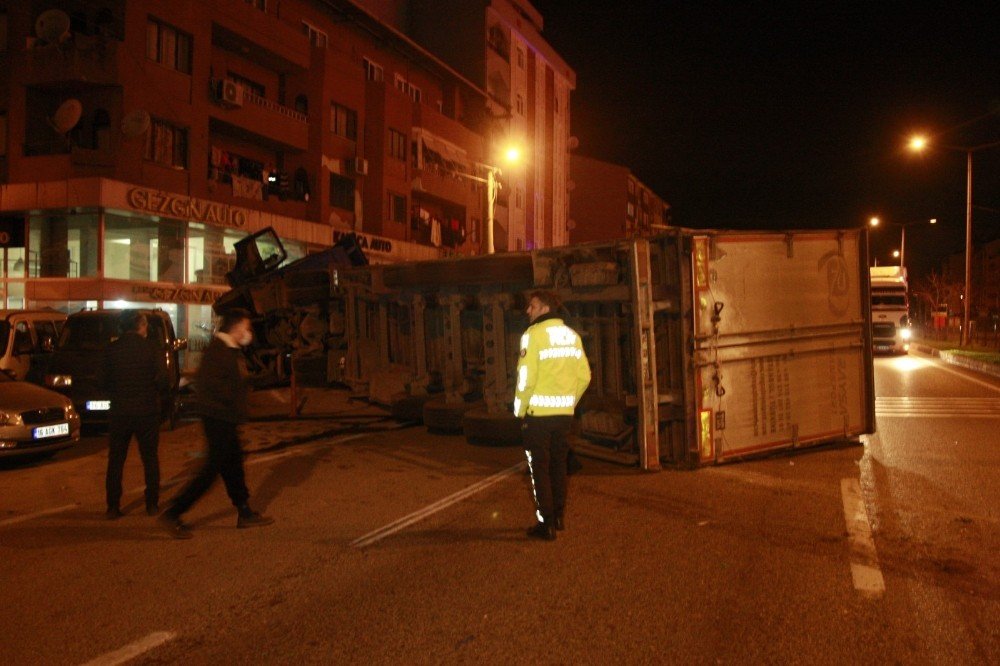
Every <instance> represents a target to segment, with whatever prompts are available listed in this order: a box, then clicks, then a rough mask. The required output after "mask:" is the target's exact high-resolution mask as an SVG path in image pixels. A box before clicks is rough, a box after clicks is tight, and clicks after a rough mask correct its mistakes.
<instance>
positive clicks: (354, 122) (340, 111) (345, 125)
mask: <svg viewBox="0 0 1000 666" xmlns="http://www.w3.org/2000/svg"><path fill="white" fill-rule="evenodd" d="M330 131H331V132H333V133H334V134H338V135H340V136H342V137H344V138H345V139H350V140H351V141H356V140H357V138H358V114H357V112H355V111H354V109H348V108H347V107H346V106H342V105H340V104H337V103H336V102H331V103H330Z"/></svg>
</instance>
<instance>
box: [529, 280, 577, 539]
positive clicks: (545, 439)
mask: <svg viewBox="0 0 1000 666" xmlns="http://www.w3.org/2000/svg"><path fill="white" fill-rule="evenodd" d="M558 310H559V298H558V296H556V295H555V294H553V293H551V292H548V291H536V292H533V293H532V294H531V296H530V298H529V300H528V308H527V314H528V319H529V321H530V325H529V326H528V328H527V330H525V332H524V335H522V336H521V351H520V358H519V359H518V362H517V388H516V392H515V395H514V416H516V417H517V418H523V419H524V424H523V425H522V426H521V429H522V432H523V433H524V448H525V451H524V452H525V455H527V457H528V467H529V468H530V470H531V487H532V492H533V494H534V499H535V509H536V510H535V514H536V517H537V518H538V522H537V523H536V524H535V526H534V527H532V528H531V529H529V530H528V536H529V537H531V538H534V539H544V540H546V541H552V540H554V539H555V538H556V530H561V529H563V527H564V523H563V514H564V511H565V509H566V456H567V454H568V451H569V443H568V442H567V440H566V436H567V435H568V434H569V430H570V427H571V426H572V424H573V410H574V409H575V408H576V405H577V403H578V402H579V401H580V397H581V396H582V395H583V392H584V391H586V390H587V386H588V385H589V384H590V364H589V363H588V361H587V355H586V353H584V351H583V344H582V343H581V342H580V336H579V335H578V334H577V332H576V331H574V330H573V329H572V328H570V327H569V326H567V325H566V324H565V323H564V322H563V320H562V319H561V318H560V317H559V316H557V315H556V314H555V313H556V312H557V311H558Z"/></svg>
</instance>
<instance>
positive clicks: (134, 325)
mask: <svg viewBox="0 0 1000 666" xmlns="http://www.w3.org/2000/svg"><path fill="white" fill-rule="evenodd" d="M144 321H147V320H146V315H145V313H143V312H139V311H138V310H126V311H125V312H123V313H121V316H120V317H119V318H118V325H119V326H120V327H121V329H122V332H123V333H128V332H129V331H138V330H139V326H141V325H142V322H144Z"/></svg>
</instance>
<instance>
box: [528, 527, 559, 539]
mask: <svg viewBox="0 0 1000 666" xmlns="http://www.w3.org/2000/svg"><path fill="white" fill-rule="evenodd" d="M528 538H529V539H541V540H542V541H555V540H556V528H555V527H554V526H553V525H552V524H550V523H536V524H535V526H534V527H532V528H531V529H529V530H528Z"/></svg>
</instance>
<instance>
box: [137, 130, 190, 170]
mask: <svg viewBox="0 0 1000 666" xmlns="http://www.w3.org/2000/svg"><path fill="white" fill-rule="evenodd" d="M144 157H145V158H146V159H147V160H149V161H151V162H156V163H157V164H163V165H165V166H170V167H174V168H175V169H186V168H187V130H186V129H184V128H182V127H177V126H176V125H172V124H170V123H168V122H166V121H164V120H156V119H154V120H153V125H152V127H150V129H149V132H148V133H147V134H146V152H145V155H144Z"/></svg>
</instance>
